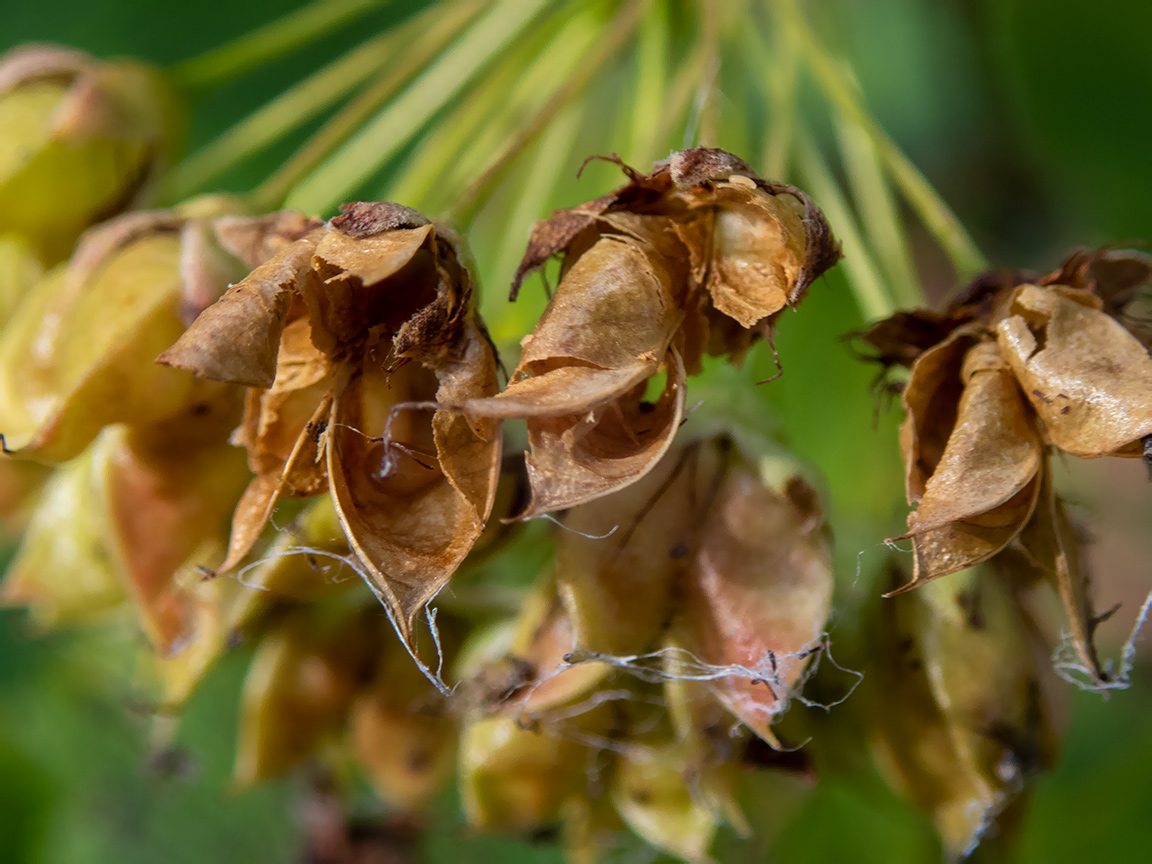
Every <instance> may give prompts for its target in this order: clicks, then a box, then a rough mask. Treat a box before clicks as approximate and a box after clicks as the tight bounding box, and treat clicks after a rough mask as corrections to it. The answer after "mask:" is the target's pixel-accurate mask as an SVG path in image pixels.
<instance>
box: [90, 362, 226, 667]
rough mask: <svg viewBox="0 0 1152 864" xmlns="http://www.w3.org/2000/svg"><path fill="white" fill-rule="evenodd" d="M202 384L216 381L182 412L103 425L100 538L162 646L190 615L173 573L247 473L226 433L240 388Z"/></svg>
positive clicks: (210, 532) (182, 632)
mask: <svg viewBox="0 0 1152 864" xmlns="http://www.w3.org/2000/svg"><path fill="white" fill-rule="evenodd" d="M203 389H206V390H208V389H210V390H215V391H217V392H216V393H215V394H213V395H214V396H215V398H210V397H206V398H204V399H203V400H202V401H198V402H195V403H193V405H192V406H190V408H189V410H187V411H186V412H185V413H184V414H182V415H178V416H176V417H174V418H170V419H169V420H167V421H165V422H163V423H159V424H155V425H153V426H149V427H125V426H113V427H110V428H109V429H107V430H105V432H104V433H103V434H102V442H101V444H102V446H101V451H102V454H103V461H102V462H101V465H100V471H101V473H100V476H99V480H98V482H99V484H100V485H99V488H100V493H101V502H100V504H101V507H100V510H99V511H98V512H100V513H101V514H102V515H103V516H104V518H105V520H106V521H105V523H104V526H103V531H102V537H103V541H104V546H105V549H106V550H107V553H108V554H109V556H110V557H111V559H112V561H113V562H114V564H115V566H116V568H117V570H118V571H119V572H120V573H121V574H122V578H123V579H124V580H125V584H126V587H127V588H128V592H129V594H130V596H131V597H132V599H133V600H134V601H135V603H136V605H137V608H138V610H139V619H140V622H141V624H142V625H143V627H144V631H145V633H146V634H147V635H148V636H149V638H150V639H151V640H152V643H153V645H154V646H156V648H157V649H158V650H159V651H160V653H162V654H166V653H168V652H169V651H170V650H172V649H173V647H174V646H175V645H176V644H177V642H179V641H180V640H182V639H184V638H186V637H187V636H188V634H189V632H190V630H191V627H192V623H193V620H192V619H193V611H192V609H193V606H194V605H195V599H194V597H192V596H189V594H188V592H187V591H186V590H185V587H184V586H183V585H181V584H179V583H178V582H177V581H176V580H174V579H173V575H174V574H175V573H176V571H177V570H178V569H179V568H180V567H181V565H183V564H184V563H185V561H188V560H189V559H190V557H191V556H192V555H193V554H194V553H195V552H196V551H197V550H198V549H200V548H201V547H202V546H203V544H204V543H206V542H208V541H211V540H215V539H216V538H219V537H222V536H223V535H224V534H225V533H226V531H227V525H228V515H229V514H230V513H231V511H232V508H233V506H234V505H235V502H236V499H237V497H238V496H239V494H240V491H241V490H242V489H243V488H244V484H245V482H246V479H247V478H246V475H245V471H244V459H243V454H241V453H239V451H237V450H236V448H234V447H231V446H229V445H228V440H227V438H228V431H229V430H230V429H231V428H232V426H233V425H234V424H235V422H236V419H237V417H238V416H239V410H238V409H239V399H238V398H237V397H238V396H239V394H238V393H237V392H235V391H234V390H233V389H228V388H222V387H220V386H219V385H215V384H209V385H208V387H206V388H203ZM193 563H196V564H200V563H203V562H202V561H196V562H193Z"/></svg>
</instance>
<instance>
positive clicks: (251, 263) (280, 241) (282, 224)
mask: <svg viewBox="0 0 1152 864" xmlns="http://www.w3.org/2000/svg"><path fill="white" fill-rule="evenodd" d="M323 225H324V222H323V221H322V220H320V219H316V218H311V217H308V216H305V215H304V214H303V213H301V212H300V211H298V210H277V211H276V212H275V213H268V214H265V215H264V216H255V217H252V216H224V217H221V218H220V219H217V220H216V221H215V222H214V223H213V228H214V230H215V232H216V239H217V240H218V241H219V243H220V245H221V246H223V247H224V248H225V249H227V250H228V251H229V252H231V253H232V254H233V255H235V256H236V257H237V258H239V259H240V260H241V261H243V262H244V263H245V264H247V265H248V267H250V268H252V269H255V268H257V267H259V266H260V265H261V264H263V263H264V262H265V261H268V260H271V259H272V258H274V257H276V256H277V255H279V254H280V253H281V252H283V251H284V249H286V248H287V247H288V246H290V245H292V244H293V243H295V242H296V241H297V240H300V239H303V238H304V237H307V236H308V235H309V234H311V233H312V232H313V231H315V230H316V229H317V228H320V227H322V226H323Z"/></svg>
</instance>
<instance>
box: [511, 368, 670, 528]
mask: <svg viewBox="0 0 1152 864" xmlns="http://www.w3.org/2000/svg"><path fill="white" fill-rule="evenodd" d="M665 363H666V368H667V373H668V379H667V382H666V383H665V387H664V392H663V394H662V395H661V397H660V399H659V400H658V401H657V402H656V403H655V404H652V403H649V402H645V401H643V396H644V393H643V389H644V388H643V385H640V386H638V387H636V388H635V389H633V391H632V392H631V393H627V394H624V395H622V396H621V397H620V398H619V399H616V400H614V401H611V402H606V403H604V404H602V405H599V406H597V407H596V408H594V409H592V410H590V411H587V412H586V413H583V414H573V415H569V416H566V417H550V418H544V419H540V420H537V421H535V422H533V423H531V424H530V425H529V427H528V443H529V445H530V447H531V450H530V451H529V453H528V457H527V465H528V480H529V483H530V484H531V487H532V499H531V501H530V502H529V504H528V507H527V509H526V510H525V511H524V513H522V514H521V515H520V518H521V519H532V518H535V517H536V516H539V515H541V514H543V513H547V512H549V511H552V510H564V509H567V508H569V507H575V506H577V505H579V504H586V503H587V502H589V501H593V500H595V499H597V498H599V497H601V496H603V495H607V494H609V493H611V492H615V491H618V490H620V489H623V488H624V487H626V486H628V485H629V484H631V483H635V482H636V481H637V480H639V479H640V478H641V477H643V476H644V475H645V474H646V473H648V472H649V471H651V470H652V469H653V468H654V467H655V466H656V464H657V463H658V462H659V461H660V460H661V459H662V458H663V457H664V454H665V453H667V452H668V449H669V448H670V447H671V446H672V441H673V439H674V438H675V436H676V430H677V429H678V428H679V426H680V421H681V419H682V418H683V416H684V398H685V374H684V364H683V362H682V361H681V360H680V355H679V354H678V353H677V352H676V351H675V349H673V350H670V351H669V352H668V358H667V360H666V361H665Z"/></svg>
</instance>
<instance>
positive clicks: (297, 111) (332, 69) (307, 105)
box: [167, 27, 409, 201]
mask: <svg viewBox="0 0 1152 864" xmlns="http://www.w3.org/2000/svg"><path fill="white" fill-rule="evenodd" d="M408 29H409V28H407V27H405V28H401V29H398V30H392V31H389V32H386V33H381V34H380V35H378V36H375V37H373V38H371V39H369V40H368V41H367V42H365V43H364V44H362V45H360V46H358V47H356V48H353V49H352V50H351V51H349V52H348V53H347V54H345V55H344V56H343V57H340V58H339V59H337V60H336V61H334V62H332V63H330V64H328V65H327V66H325V67H324V68H323V69H321V70H320V71H318V72H316V73H315V74H313V75H310V76H308V77H307V78H305V79H304V80H303V81H301V82H300V83H299V84H296V85H295V86H293V87H290V88H289V89H287V90H285V91H284V92H283V93H281V94H280V95H279V96H277V97H276V98H275V99H273V100H272V101H271V102H269V103H268V104H266V105H264V106H263V107H261V108H259V109H257V110H256V111H254V112H253V113H251V114H249V115H248V116H246V117H245V118H244V119H243V120H241V121H240V122H239V123H237V124H236V125H235V126H233V127H232V128H231V129H229V130H227V131H226V132H224V133H223V134H222V135H220V136H219V137H217V138H216V139H215V140H214V141H212V143H210V144H209V145H208V146H206V147H204V148H202V149H200V150H199V151H197V152H196V153H193V154H192V155H191V156H189V157H188V158H187V159H185V160H184V161H182V162H181V163H180V164H178V165H177V166H176V167H175V168H174V169H173V171H172V176H171V177H170V178H169V180H168V185H169V189H170V192H169V194H168V196H167V197H168V198H171V199H172V200H175V201H180V200H183V199H184V198H187V197H188V196H190V195H192V194H193V193H195V192H196V191H197V190H199V189H202V188H203V187H204V185H205V184H206V183H208V182H209V181H211V180H213V179H214V178H216V177H218V176H219V175H220V174H222V173H224V172H225V171H226V170H228V169H229V168H230V167H232V166H233V165H235V164H236V163H238V162H240V161H241V160H243V159H246V158H247V157H249V156H251V155H253V154H255V153H259V152H261V151H262V150H264V149H266V148H267V147H269V146H271V145H272V144H274V143H275V142H276V141H279V140H280V139H281V138H282V137H284V136H285V135H287V134H288V133H290V132H292V131H293V130H295V129H298V128H299V127H300V126H302V125H304V124H305V123H307V122H308V121H309V120H311V119H312V118H313V117H315V116H316V115H317V114H319V113H320V112H321V111H323V110H324V109H325V108H327V107H328V106H330V105H332V104H334V103H336V102H338V101H339V100H340V99H342V98H343V97H345V96H346V95H348V93H350V92H352V91H353V90H355V89H356V88H357V87H359V86H360V85H361V84H363V83H364V82H365V81H367V80H368V79H369V78H371V77H372V76H373V75H375V74H377V73H378V72H379V71H380V70H381V69H382V68H383V67H384V66H385V64H387V63H388V62H389V61H390V60H391V59H392V56H391V55H392V51H393V49H394V48H395V46H397V45H399V44H402V42H401V37H402V36H403V35H409V34H408Z"/></svg>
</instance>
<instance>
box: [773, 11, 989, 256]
mask: <svg viewBox="0 0 1152 864" xmlns="http://www.w3.org/2000/svg"><path fill="white" fill-rule="evenodd" d="M774 4H775V8H776V10H777V12H778V13H779V17H780V20H781V21H783V22H784V23H785V25H786V26H787V27H788V28H789V31H790V32H791V34H792V38H794V39H795V40H796V41H797V43H798V44H799V45H800V47H801V51H802V54H803V56H804V59H805V60H806V61H807V63H808V65H809V67H810V68H811V69H812V72H813V74H814V75H815V76H816V80H817V82H818V83H819V84H820V86H821V89H822V90H823V91H824V95H825V96H826V97H827V98H828V99H829V101H831V102H832V103H833V104H834V105H835V106H836V107H837V108H838V109H839V110H840V111H842V112H843V113H844V115H845V116H846V117H847V118H848V119H849V120H851V121H852V122H854V123H857V124H859V125H860V127H861V128H862V129H863V130H864V131H865V133H867V135H868V137H869V138H871V140H872V143H873V145H874V146H875V147H876V150H877V153H878V154H879V156H880V159H881V160H882V161H883V163H884V164H885V166H886V167H887V169H888V172H889V173H890V174H891V175H892V178H893V180H895V182H896V185H897V186H898V187H899V188H900V190H901V192H903V193H904V197H905V198H906V199H907V201H908V203H909V204H910V205H911V206H912V209H913V210H915V211H916V214H917V215H918V216H919V217H920V218H921V219H922V220H923V222H924V224H925V225H926V226H927V228H928V230H929V231H930V232H931V233H932V235H933V236H934V237H935V238H936V240H937V242H938V243H940V245H941V247H943V249H944V251H945V252H946V253H947V255H948V257H949V258H950V259H951V261H952V264H953V266H954V267H955V268H956V270H957V271H958V272H959V273H960V274H961V276H965V275H969V274H972V273H976V272H978V271H980V270H985V269H987V268H988V266H989V264H988V259H987V258H985V257H984V254H983V253H982V252H981V251H980V249H979V248H978V247H977V246H976V244H975V242H973V240H972V238H971V236H969V234H968V232H967V231H966V230H965V228H964V226H963V225H962V224H961V223H960V220H959V219H958V218H957V217H956V214H955V213H953V212H952V210H951V209H950V208H949V207H948V205H947V204H946V203H945V202H944V200H943V199H942V198H941V197H940V195H939V193H938V192H936V190H935V189H933V188H932V184H931V183H929V182H928V180H927V179H926V178H925V177H924V175H923V174H922V173H920V170H919V169H918V168H917V167H916V166H915V165H913V164H912V161H911V160H910V159H909V158H908V157H907V156H906V155H904V153H903V151H901V150H900V148H899V147H897V146H896V143H895V142H894V141H893V140H892V139H891V138H890V137H889V136H888V134H887V133H886V132H884V130H883V129H881V128H880V126H879V124H877V123H876V121H875V120H874V119H873V118H872V117H871V116H870V115H869V114H868V112H867V111H866V110H865V109H864V107H863V105H862V104H861V99H860V97H859V94H858V93H857V92H856V89H855V87H854V86H853V84H852V82H851V79H849V78H847V77H846V76H845V75H844V74H843V72H842V70H841V69H840V68H839V67H838V66H837V64H836V62H835V61H834V60H833V59H832V57H831V55H829V53H828V52H827V51H826V50H825V49H824V47H823V46H822V45H821V44H820V42H819V41H818V40H817V38H816V35H815V33H813V31H812V29H811V27H809V25H808V22H807V21H806V20H805V19H804V16H803V15H802V14H801V12H800V10H799V8H798V7H797V5H796V0H774Z"/></svg>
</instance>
